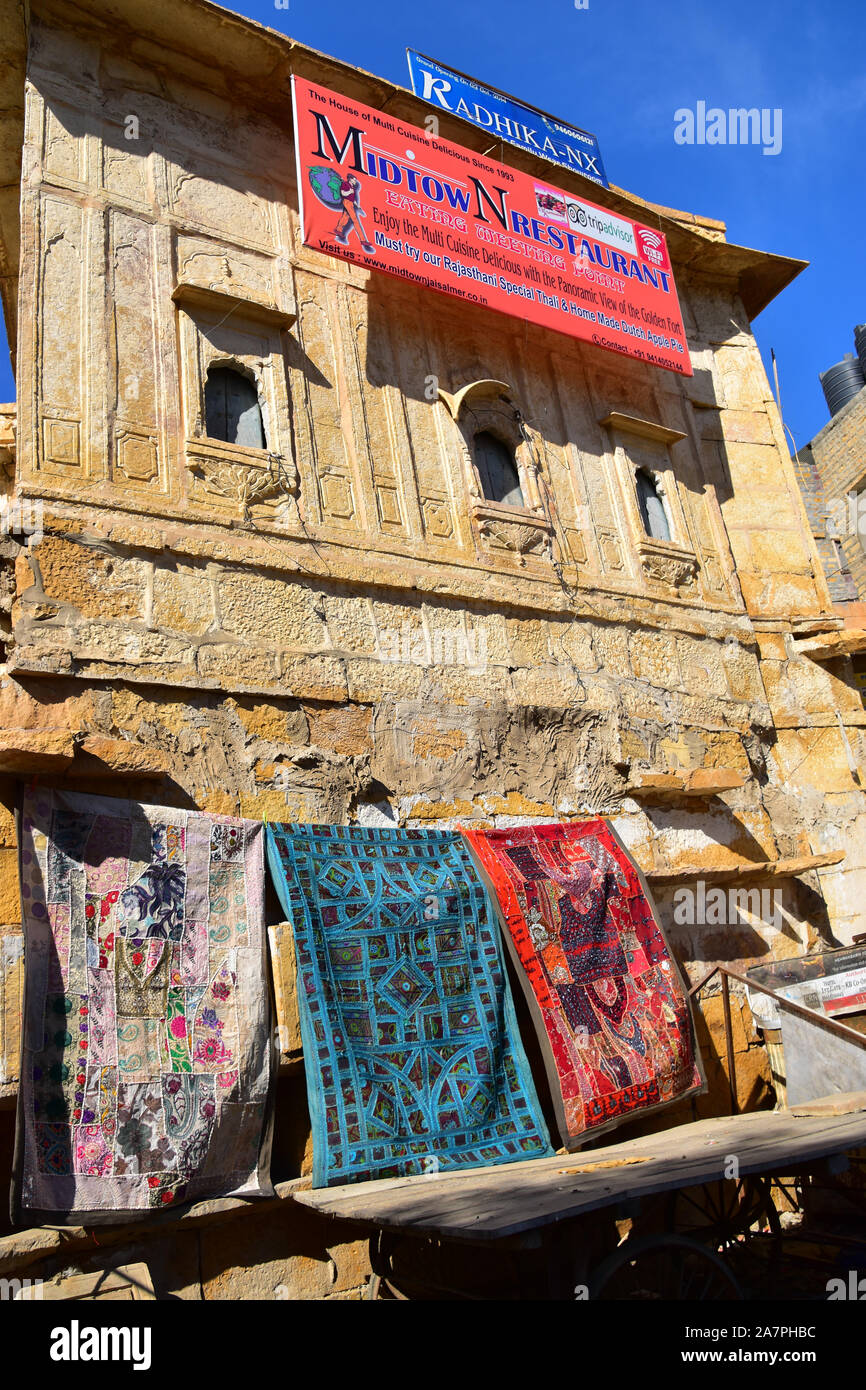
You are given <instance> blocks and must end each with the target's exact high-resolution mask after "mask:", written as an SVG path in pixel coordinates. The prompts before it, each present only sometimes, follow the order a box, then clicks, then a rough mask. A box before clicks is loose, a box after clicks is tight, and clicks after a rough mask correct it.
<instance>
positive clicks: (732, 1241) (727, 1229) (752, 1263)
mask: <svg viewBox="0 0 866 1390" xmlns="http://www.w3.org/2000/svg"><path fill="white" fill-rule="evenodd" d="M667 1227H668V1229H669V1230H670V1231H672V1232H676V1233H677V1234H679V1235H685V1236H688V1237H690V1238H691V1239H694V1240H698V1241H700V1242H701V1244H703V1245H706V1246H707V1247H708V1248H710V1249H712V1250H714V1251H716V1252H717V1253H718V1254H721V1255H722V1256H724V1257H725V1258H726V1259H729V1260H730V1261H731V1264H732V1265H733V1266H734V1268H735V1269H736V1270H737V1273H738V1274H739V1275H740V1276H741V1277H742V1278H743V1279H745V1280H746V1282H747V1284H752V1283H756V1282H760V1281H761V1280H762V1279H763V1280H767V1279H772V1277H773V1274H774V1272H775V1269H776V1266H777V1263H778V1260H779V1257H780V1255H781V1244H782V1226H781V1222H780V1221H779V1213H778V1211H777V1210H776V1207H775V1205H774V1203H773V1192H772V1182H771V1180H770V1179H769V1178H762V1177H758V1176H757V1175H755V1174H750V1175H749V1176H748V1177H745V1178H738V1179H735V1178H719V1179H717V1180H716V1181H715V1182H708V1183H703V1184H701V1185H700V1186H698V1187H685V1188H679V1189H678V1190H677V1191H676V1192H672V1193H671V1196H670V1202H669V1206H668V1215H667Z"/></svg>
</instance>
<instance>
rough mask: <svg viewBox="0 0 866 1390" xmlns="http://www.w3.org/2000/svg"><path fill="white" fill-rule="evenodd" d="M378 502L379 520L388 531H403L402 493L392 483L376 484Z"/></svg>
mask: <svg viewBox="0 0 866 1390" xmlns="http://www.w3.org/2000/svg"><path fill="white" fill-rule="evenodd" d="M376 500H377V502H378V503H379V520H380V522H381V523H382V525H383V526H384V527H385V529H386V530H402V529H403V515H402V512H401V511H400V493H399V491H398V489H397V487H396V485H395V484H394V483H393V482H392V481H390V480H389V481H388V482H384V483H380V482H378V481H377V483H376Z"/></svg>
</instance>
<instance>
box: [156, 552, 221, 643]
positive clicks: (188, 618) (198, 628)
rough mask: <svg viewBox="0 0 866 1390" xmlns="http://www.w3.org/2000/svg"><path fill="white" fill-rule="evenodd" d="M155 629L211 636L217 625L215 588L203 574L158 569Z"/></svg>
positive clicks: (193, 571) (194, 571) (192, 571)
mask: <svg viewBox="0 0 866 1390" xmlns="http://www.w3.org/2000/svg"><path fill="white" fill-rule="evenodd" d="M153 625H154V627H167V628H171V629H173V630H174V631H177V632H196V633H202V632H207V630H208V628H210V627H214V626H215V625H216V613H215V611H214V595H213V585H212V584H211V582H210V580H209V579H207V578H205V577H204V576H203V575H202V573H201V571H200V570H199V571H196V570H192V569H189V568H187V567H185V566H181V567H179V568H178V569H177V570H168V569H162V568H160V567H157V568H156V569H155V570H154V574H153Z"/></svg>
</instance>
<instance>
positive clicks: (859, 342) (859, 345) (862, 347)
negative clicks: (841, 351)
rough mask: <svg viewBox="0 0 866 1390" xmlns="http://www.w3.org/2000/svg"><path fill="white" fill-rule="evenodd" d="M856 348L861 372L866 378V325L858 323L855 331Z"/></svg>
mask: <svg viewBox="0 0 866 1390" xmlns="http://www.w3.org/2000/svg"><path fill="white" fill-rule="evenodd" d="M854 346H855V348H856V349H857V356H858V357H859V358H860V370H861V372H862V373H863V375H864V377H866V323H858V325H857V327H856V328H855V329H854Z"/></svg>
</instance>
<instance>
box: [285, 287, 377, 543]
mask: <svg viewBox="0 0 866 1390" xmlns="http://www.w3.org/2000/svg"><path fill="white" fill-rule="evenodd" d="M299 278H300V277H299ZM300 280H301V285H304V282H305V281H306V282H307V283H308V284H309V285H310V289H311V290H312V292H313V293H314V294H315V295H316V296H317V297H316V298H312V297H308V296H307V294H305V295H304V298H303V299H302V298H301V295H300V293H299V304H298V325H297V335H298V339H299V341H300V347H301V351H302V356H301V359H300V367H299V371H298V373H297V374H296V376H295V380H296V382H297V383H298V387H299V390H300V391H301V392H302V393H303V404H304V414H305V416H306V420H305V426H306V428H305V431H304V433H305V435H306V447H307V448H308V449H309V450H310V453H311V456H312V470H311V471H312V473H313V477H314V479H315V483H316V492H317V501H318V506H319V509H320V513H321V517H322V520H323V521H325V522H327V521H331V522H333V523H334V524H335V525H337V526H347V525H352V526H353V527H354V526H356V525H358V524H359V523H362V522H363V518H362V517H360V516H359V515H358V498H357V493H356V482H355V479H354V477H353V468H352V462H351V459H350V456H349V453H348V450H347V441H346V433H345V430H344V425H343V412H342V403H341V400H340V382H341V380H342V377H343V373H342V371H341V370H340V367H339V366H338V360H337V346H336V342H335V338H334V327H333V321H332V317H331V315H330V314H329V313H327V312H326V309H325V306H324V304H322V303H320V302H319V299H318V296H319V295H322V296H323V297H324V296H325V295H326V294H327V293H328V290H329V288H330V289H333V288H334V287H328V286H326V284H325V282H324V281H322V280H320V279H319V278H318V277H313V276H310V277H302V278H300ZM326 302H327V301H326Z"/></svg>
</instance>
